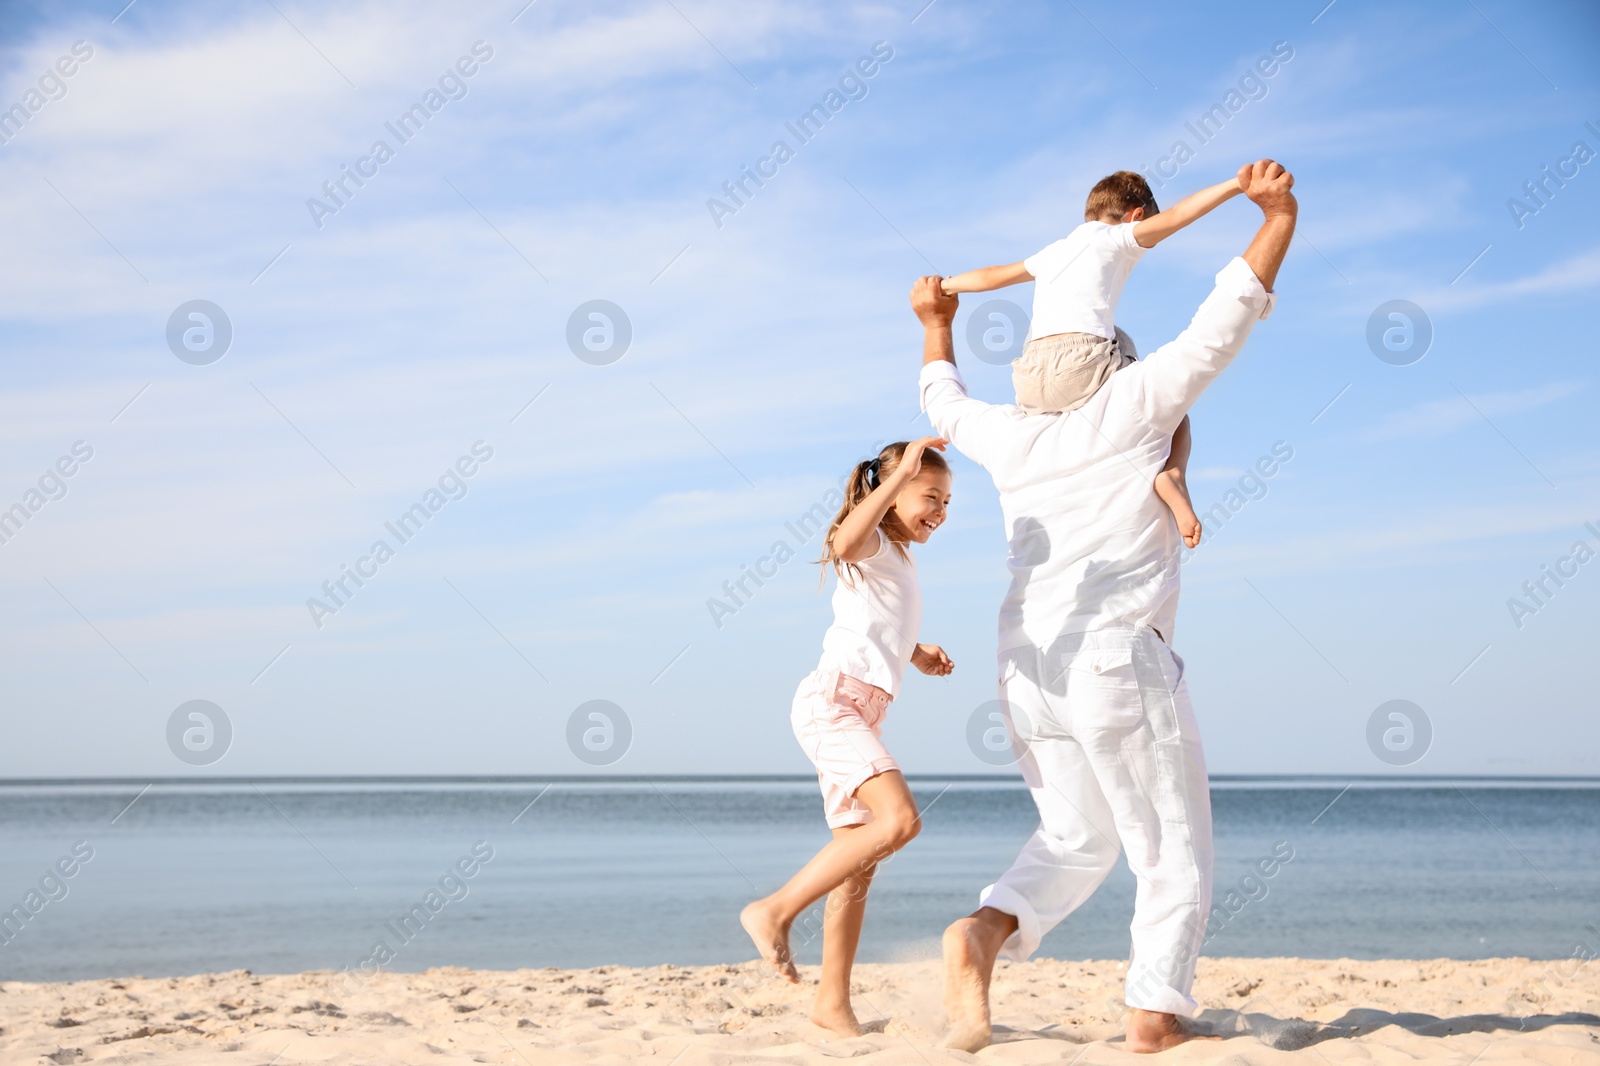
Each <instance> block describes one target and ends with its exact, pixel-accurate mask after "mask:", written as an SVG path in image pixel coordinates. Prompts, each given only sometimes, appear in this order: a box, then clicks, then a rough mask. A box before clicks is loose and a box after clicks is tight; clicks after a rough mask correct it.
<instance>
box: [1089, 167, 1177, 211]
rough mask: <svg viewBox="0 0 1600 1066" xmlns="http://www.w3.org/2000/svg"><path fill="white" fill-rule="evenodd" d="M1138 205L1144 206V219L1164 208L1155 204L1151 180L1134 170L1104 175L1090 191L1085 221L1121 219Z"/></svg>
mask: <svg viewBox="0 0 1600 1066" xmlns="http://www.w3.org/2000/svg"><path fill="white" fill-rule="evenodd" d="M1136 207H1142V208H1144V217H1145V218H1149V217H1150V216H1151V215H1155V214H1159V213H1160V212H1161V208H1159V207H1157V206H1156V198H1155V194H1154V193H1152V192H1151V191H1150V183H1149V182H1147V181H1145V180H1144V177H1143V176H1142V175H1140V174H1136V173H1134V172H1133V171H1131V170H1119V171H1117V172H1116V173H1115V174H1109V175H1107V176H1106V177H1103V178H1101V179H1100V180H1099V181H1097V182H1095V186H1094V188H1092V189H1090V190H1089V202H1088V203H1086V204H1085V205H1084V207H1083V220H1084V221H1085V222H1096V221H1104V220H1106V219H1115V220H1116V221H1118V222H1121V221H1122V216H1123V215H1126V214H1127V213H1128V212H1129V211H1132V210H1133V209H1134V208H1136Z"/></svg>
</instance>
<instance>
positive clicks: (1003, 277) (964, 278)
mask: <svg viewBox="0 0 1600 1066" xmlns="http://www.w3.org/2000/svg"><path fill="white" fill-rule="evenodd" d="M1032 280H1033V275H1032V274H1030V273H1028V268H1027V267H1025V266H1023V265H1022V264H1021V263H1009V264H1007V265H1005V266H992V267H982V268H980V269H978V270H969V271H967V272H966V273H965V274H957V275H955V276H954V277H949V278H945V279H944V280H943V282H942V284H941V285H940V291H942V292H943V293H944V294H945V295H946V296H954V295H956V293H960V292H989V291H990V290H991V289H1003V288H1005V287H1006V286H1007V285H1017V284H1020V283H1021V282H1024V281H1032Z"/></svg>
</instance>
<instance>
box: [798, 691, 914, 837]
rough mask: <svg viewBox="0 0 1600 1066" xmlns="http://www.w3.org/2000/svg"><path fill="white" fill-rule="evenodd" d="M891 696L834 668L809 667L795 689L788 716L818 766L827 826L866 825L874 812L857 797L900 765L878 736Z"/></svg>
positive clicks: (801, 743)
mask: <svg viewBox="0 0 1600 1066" xmlns="http://www.w3.org/2000/svg"><path fill="white" fill-rule="evenodd" d="M890 699H891V697H890V695H889V694H888V693H887V692H885V691H884V690H883V689H881V688H879V687H878V686H876V685H869V684H867V683H866V682H865V681H861V680H859V679H857V678H854V677H851V676H850V675H849V674H842V673H840V672H839V671H837V670H823V669H817V670H813V671H812V672H811V673H809V674H807V675H806V676H805V679H804V680H802V681H801V682H800V687H799V688H798V689H797V690H795V694H794V709H793V711H792V712H791V713H790V715H789V721H790V723H791V724H792V725H793V726H794V735H795V739H797V740H799V741H800V747H801V748H802V749H804V751H805V753H806V755H807V756H808V757H809V758H810V759H811V762H812V763H813V764H814V765H815V766H816V768H817V779H818V781H819V782H820V783H821V785H822V806H823V810H824V812H825V813H826V814H827V817H828V827H829V828H830V829H838V828H840V827H841V826H847V825H864V824H865V823H867V822H870V821H871V820H872V812H871V811H869V810H867V808H866V806H865V805H864V804H862V803H861V802H860V801H859V800H857V799H856V790H857V789H858V788H860V787H861V785H862V784H863V783H864V782H865V781H867V780H868V779H870V778H873V777H876V776H878V775H879V774H881V773H884V772H886V771H889V770H898V769H900V764H899V763H897V762H895V761H894V756H892V755H890V754H889V751H888V749H887V748H885V747H884V746H883V740H882V739H881V738H880V737H879V735H878V734H879V731H880V729H881V727H882V725H883V717H884V714H885V712H886V711H887V710H888V708H889V701H890Z"/></svg>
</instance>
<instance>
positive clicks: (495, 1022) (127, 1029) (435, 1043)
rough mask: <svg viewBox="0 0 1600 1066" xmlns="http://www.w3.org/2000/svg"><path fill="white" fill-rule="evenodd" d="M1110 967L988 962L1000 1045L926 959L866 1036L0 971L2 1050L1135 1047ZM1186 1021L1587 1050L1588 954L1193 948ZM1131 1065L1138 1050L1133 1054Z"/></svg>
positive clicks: (328, 1053) (678, 999)
mask: <svg viewBox="0 0 1600 1066" xmlns="http://www.w3.org/2000/svg"><path fill="white" fill-rule="evenodd" d="M1120 966H1121V964H1120V963H1118V962H1062V961H1056V960H1051V959H1041V960H1037V961H1031V962H1027V963H1006V962H1002V963H1001V964H1000V967H999V969H998V970H997V972H996V977H995V1022H996V1028H995V1043H994V1045H993V1046H991V1047H989V1048H987V1049H985V1050H984V1051H982V1052H979V1053H978V1054H976V1055H968V1054H964V1053H961V1052H951V1051H941V1050H938V1048H937V1038H938V1034H939V1031H940V1028H941V1023H942V1014H941V1009H940V1005H939V965H938V963H937V961H935V960H926V961H920V962H904V963H887V964H877V965H863V966H860V967H858V968H857V972H856V978H857V979H856V1006H857V1012H858V1014H859V1015H860V1017H861V1020H862V1022H863V1024H864V1025H865V1026H866V1027H867V1029H868V1030H869V1031H868V1032H867V1034H866V1035H864V1036H861V1037H859V1038H853V1039H836V1038H830V1036H829V1035H828V1034H826V1033H824V1032H823V1031H822V1030H820V1029H817V1028H816V1027H814V1026H813V1025H811V1023H810V1022H808V1021H807V1020H806V1008H807V1006H808V1005H809V1002H810V995H811V987H812V986H811V984H810V982H811V980H813V979H814V976H815V971H814V969H813V968H809V967H808V968H805V969H804V970H803V972H804V975H805V977H806V978H807V983H806V984H803V985H801V986H800V987H794V986H790V985H786V984H783V983H781V982H779V981H777V980H775V979H769V978H767V977H766V976H765V975H764V974H763V973H762V972H761V971H760V970H759V969H758V967H757V965H756V964H755V963H753V962H752V963H746V964H743V965H739V966H701V967H673V966H660V967H652V968H628V967H607V966H602V967H596V968H594V969H588V970H556V969H542V970H514V971H484V970H467V969H458V968H445V969H436V970H429V971H427V972H425V973H419V974H388V973H379V974H376V975H373V976H371V977H369V978H365V979H361V980H357V979H353V978H351V977H350V976H348V975H342V974H336V973H330V972H326V971H322V972H312V973H304V974H288V975H265V974H262V975H258V974H251V973H249V972H247V971H235V972H232V973H221V974H204V975H200V976H195V977H182V978H138V977H135V978H122V979H107V980H93V981H79V982H70V983H59V984H52V983H25V982H6V983H4V984H0V1016H3V1018H4V1023H3V1029H0V1061H3V1062H5V1063H57V1064H66V1063H76V1062H108V1061H112V1060H118V1061H126V1062H138V1063H152V1064H155V1063H161V1064H165V1063H185V1064H188V1063H194V1064H199V1063H217V1062H238V1063H241V1064H251V1066H268V1064H272V1066H290V1064H293V1063H328V1064H341V1063H352V1064H355V1063H370V1064H376V1063H428V1064H438V1066H444V1064H449V1063H483V1062H488V1063H524V1064H528V1066H544V1064H547V1063H568V1062H572V1063H578V1062H581V1063H596V1064H604V1063H621V1062H634V1061H638V1060H642V1059H653V1060H655V1061H659V1062H662V1063H673V1062H675V1063H679V1064H681V1066H696V1064H711V1063H735V1062H772V1063H796V1064H812V1063H820V1062H823V1061H825V1060H830V1059H839V1058H851V1059H857V1060H859V1061H862V1062H870V1063H884V1064H891V1063H894V1064H899V1063H905V1064H919V1063H946V1062H973V1061H977V1062H995V1063H1044V1062H1051V1063H1060V1062H1065V1063H1079V1064H1083V1066H1090V1064H1095V1063H1112V1062H1127V1061H1134V1056H1132V1055H1130V1054H1128V1053H1126V1052H1124V1051H1123V1050H1122V1048H1121V1039H1120V1026H1119V1022H1118V1015H1117V1012H1118V1009H1119V1007H1118V1000H1119V993H1120V988H1121V980H1120ZM1195 995H1196V997H1197V998H1198V999H1199V1000H1200V1001H1201V1003H1202V1004H1203V1005H1204V1006H1205V1008H1206V1009H1205V1011H1204V1013H1203V1014H1202V1015H1201V1017H1200V1023H1201V1024H1202V1025H1203V1026H1204V1027H1206V1028H1207V1029H1208V1030H1209V1031H1211V1032H1213V1033H1216V1034H1218V1035H1221V1036H1223V1037H1225V1039H1222V1040H1220V1041H1213V1042H1205V1043H1199V1042H1196V1043H1191V1044H1188V1045H1185V1046H1184V1047H1181V1048H1178V1049H1176V1050H1173V1051H1170V1052H1167V1053H1165V1054H1164V1055H1162V1056H1161V1057H1160V1061H1169V1062H1184V1063H1229V1064H1234V1066H1237V1064H1251V1066H1254V1064H1266V1063H1280V1062H1307V1063H1313V1062H1316V1063H1347V1062H1348V1063H1380V1064H1390V1063H1392V1064H1400V1063H1411V1062H1453V1063H1459V1064H1461V1066H1466V1064H1467V1063H1473V1064H1475V1066H1489V1064H1493V1063H1510V1062H1516V1063H1543V1064H1555V1066H1559V1064H1565V1063H1600V964H1597V963H1595V962H1589V963H1587V964H1583V965H1579V964H1577V963H1574V962H1571V961H1567V962H1547V961H1529V960H1527V959H1489V960H1480V961H1471V962H1462V961H1456V960H1449V959H1438V960H1421V961H1399V960H1386V961H1379V962H1358V961H1351V960H1301V959H1291V958H1278V959H1226V958H1224V959H1204V960H1202V961H1201V967H1200V975H1199V980H1198V983H1197V986H1196V989H1195ZM1141 1061H1143V1060H1142V1059H1141Z"/></svg>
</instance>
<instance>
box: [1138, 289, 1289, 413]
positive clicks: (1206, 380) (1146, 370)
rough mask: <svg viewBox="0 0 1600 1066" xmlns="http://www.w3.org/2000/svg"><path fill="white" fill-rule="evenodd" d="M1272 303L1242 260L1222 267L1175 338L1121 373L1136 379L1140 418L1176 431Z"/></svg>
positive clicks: (1270, 297)
mask: <svg viewBox="0 0 1600 1066" xmlns="http://www.w3.org/2000/svg"><path fill="white" fill-rule="evenodd" d="M1276 302H1277V295H1276V294H1275V293H1270V292H1268V291H1267V290H1266V288H1265V286H1263V285H1262V284H1261V279H1259V278H1257V277H1256V275H1255V271H1253V270H1251V269H1250V265H1249V264H1248V263H1246V262H1245V261H1244V260H1243V259H1240V258H1235V259H1233V260H1232V261H1231V262H1230V263H1228V265H1227V266H1225V267H1223V268H1222V270H1221V271H1220V272H1218V274H1217V280H1216V286H1215V288H1213V289H1212V290H1211V295H1210V296H1207V297H1206V300H1205V302H1204V303H1202V304H1201V305H1200V309H1199V310H1198V311H1196V312H1195V314H1194V318H1193V319H1192V320H1191V321H1190V322H1189V325H1188V327H1187V328H1186V329H1185V330H1184V331H1183V332H1182V333H1180V334H1179V335H1178V337H1177V339H1176V340H1174V341H1172V342H1170V343H1168V344H1164V345H1162V346H1161V347H1160V348H1158V349H1156V350H1155V351H1154V352H1153V353H1151V354H1150V355H1149V356H1148V357H1147V358H1145V359H1144V360H1142V361H1141V362H1139V363H1136V364H1134V365H1133V366H1131V367H1128V368H1127V369H1126V370H1124V371H1122V373H1124V374H1128V373H1131V374H1134V375H1136V377H1137V378H1138V380H1139V381H1140V384H1141V389H1140V397H1141V401H1142V407H1143V415H1144V417H1145V418H1146V419H1148V420H1149V422H1150V423H1151V424H1152V425H1153V426H1154V427H1156V428H1157V429H1158V430H1159V431H1160V432H1162V433H1164V434H1165V433H1171V432H1172V431H1173V430H1175V429H1177V427H1178V423H1179V422H1182V421H1183V416H1184V415H1186V414H1188V412H1189V408H1191V407H1193V406H1194V403H1195V401H1196V400H1198V399H1199V398H1200V394H1201V393H1202V392H1204V391H1205V389H1206V386H1208V385H1210V384H1211V382H1212V381H1213V380H1215V378H1216V376H1217V375H1218V374H1220V373H1222V371H1223V370H1225V369H1227V367H1228V364H1229V363H1232V362H1233V359H1234V356H1236V355H1238V354H1239V350H1240V349H1241V348H1243V347H1244V342H1245V341H1246V340H1247V339H1248V338H1249V336H1250V331H1251V329H1252V328H1254V326H1255V324H1256V323H1257V322H1259V321H1260V320H1261V319H1264V318H1266V317H1267V316H1268V315H1270V314H1271V313H1272V308H1273V305H1274V304H1275V303H1276Z"/></svg>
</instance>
